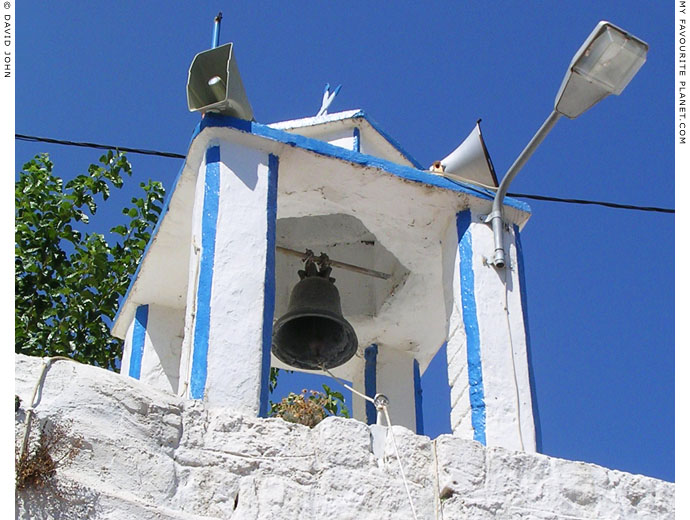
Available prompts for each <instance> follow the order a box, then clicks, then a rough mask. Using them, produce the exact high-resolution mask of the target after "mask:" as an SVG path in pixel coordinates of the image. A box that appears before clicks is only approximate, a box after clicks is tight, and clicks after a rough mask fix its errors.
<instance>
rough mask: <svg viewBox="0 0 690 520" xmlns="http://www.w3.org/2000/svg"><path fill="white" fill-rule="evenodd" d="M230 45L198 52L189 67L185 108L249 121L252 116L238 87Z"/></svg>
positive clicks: (249, 107)
mask: <svg viewBox="0 0 690 520" xmlns="http://www.w3.org/2000/svg"><path fill="white" fill-rule="evenodd" d="M232 51H233V44H232V43H228V44H225V45H221V46H220V47H216V48H214V49H210V50H208V51H204V52H200V53H199V54H197V55H196V56H195V57H194V60H193V61H192V65H191V67H189V77H188V79H187V106H188V107H189V110H190V111H191V112H196V111H201V112H217V113H219V114H223V115H226V116H232V117H237V118H239V119H246V120H248V121H251V120H252V119H253V118H254V112H253V111H252V107H251V105H250V104H249V100H248V99H247V94H246V93H245V91H244V86H243V85H242V78H241V77H240V71H239V69H238V68H237V60H236V59H235V56H234V54H233V52H232Z"/></svg>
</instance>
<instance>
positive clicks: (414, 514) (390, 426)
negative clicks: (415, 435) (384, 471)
mask: <svg viewBox="0 0 690 520" xmlns="http://www.w3.org/2000/svg"><path fill="white" fill-rule="evenodd" d="M321 369H322V370H323V371H324V372H326V373H327V374H328V375H329V376H331V377H332V378H333V379H335V380H336V381H337V382H338V383H340V384H341V385H342V386H344V387H345V388H347V389H348V390H350V391H351V392H352V393H353V394H356V395H358V396H360V397H361V398H363V399H366V400H367V401H369V402H371V403H374V406H376V409H377V410H383V413H384V415H385V416H386V422H387V423H388V431H389V432H390V434H391V439H393V448H395V458H396V459H398V467H399V468H400V475H402V480H403V484H404V485H405V492H406V493H407V500H408V501H409V503H410V508H411V509H412V517H413V518H414V520H417V512H416V511H415V508H414V503H413V502H412V494H411V493H410V487H409V486H408V485H407V478H406V477H405V470H404V469H403V465H402V461H401V460H400V453H398V443H397V442H396V441H395V434H394V433H393V423H391V418H390V415H388V406H386V405H385V404H378V403H377V402H376V401H375V400H374V399H372V398H371V397H369V396H368V395H365V394H362V393H361V392H358V391H357V390H355V389H354V388H352V387H351V386H350V385H348V384H347V383H345V381H343V380H342V379H340V378H339V377H336V376H335V375H334V374H333V373H332V372H331V371H330V370H328V369H327V368H326V367H323V366H322V367H321Z"/></svg>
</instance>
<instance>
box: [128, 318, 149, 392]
mask: <svg viewBox="0 0 690 520" xmlns="http://www.w3.org/2000/svg"><path fill="white" fill-rule="evenodd" d="M148 322H149V306H148V305H139V307H137V312H136V314H135V315H134V330H132V351H131V353H130V355H129V377H133V378H134V379H140V378H141V360H142V358H143V357H144V345H145V344H146V326H147V325H148Z"/></svg>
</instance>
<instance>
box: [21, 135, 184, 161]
mask: <svg viewBox="0 0 690 520" xmlns="http://www.w3.org/2000/svg"><path fill="white" fill-rule="evenodd" d="M14 138H15V139H17V140H19V141H29V142H33V143H49V144H61V145H64V146H79V147H82V148H96V149H99V150H118V151H120V152H129V153H138V154H141V155H155V156H157V157H170V158H172V159H184V158H185V157H186V155H182V154H179V153H173V152H159V151H158V150H144V149H141V148H127V147H125V146H113V145H109V144H97V143H86V142H76V141H67V140H64V139H52V138H50V137H36V136H33V135H23V134H14Z"/></svg>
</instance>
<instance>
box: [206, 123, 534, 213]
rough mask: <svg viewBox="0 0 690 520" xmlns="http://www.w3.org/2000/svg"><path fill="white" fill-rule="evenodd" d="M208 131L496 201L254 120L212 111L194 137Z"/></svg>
mask: <svg viewBox="0 0 690 520" xmlns="http://www.w3.org/2000/svg"><path fill="white" fill-rule="evenodd" d="M370 122H371V121H370ZM206 128H233V129H235V130H239V131H241V132H246V133H250V134H252V135H255V136H257V137H263V138H266V139H270V140H272V141H276V142H280V143H284V144H287V145H289V146H295V147H299V148H302V149H304V150H307V151H310V152H313V153H316V154H319V155H324V156H327V157H333V158H336V159H341V160H344V161H348V162H351V163H354V164H358V165H361V166H369V167H372V168H378V169H380V170H384V171H385V172H387V173H390V174H392V175H395V176H396V177H401V178H403V179H406V180H410V181H413V182H419V183H422V184H426V185H428V186H436V187H438V188H443V189H447V190H450V191H456V192H460V193H466V194H468V195H472V196H474V197H478V198H481V199H485V200H493V199H494V194H493V192H492V191H490V190H487V189H484V188H480V187H478V186H472V185H470V184H463V183H459V182H455V181H451V180H449V179H446V178H445V177H442V176H440V175H434V174H432V173H429V172H427V171H424V170H422V169H415V168H412V167H410V166H403V165H401V164H397V163H394V162H391V161H387V160H385V159H381V158H380V157H374V156H373V155H366V154H363V153H359V152H355V151H352V150H348V149H346V148H341V147H340V146H335V145H332V144H330V143H326V142H324V141H319V140H318V139H312V138H310V137H304V136H302V135H298V134H291V133H288V132H285V131H283V130H278V129H276V128H271V127H270V126H266V125H262V124H259V123H257V122H255V121H246V120H244V119H236V118H234V117H230V116H223V115H220V114H215V113H212V112H209V113H207V114H206V116H205V117H204V118H203V119H202V120H201V121H200V122H199V124H198V125H197V127H196V129H195V131H194V137H196V136H197V135H199V134H200V133H201V132H202V131H203V130H205V129H206ZM418 168H421V166H418ZM503 205H504V206H510V207H514V208H516V209H518V210H520V211H525V212H528V213H530V212H531V209H530V207H529V205H527V204H526V203H524V202H522V201H519V200H517V199H513V198H511V197H506V198H505V199H504V201H503Z"/></svg>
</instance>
